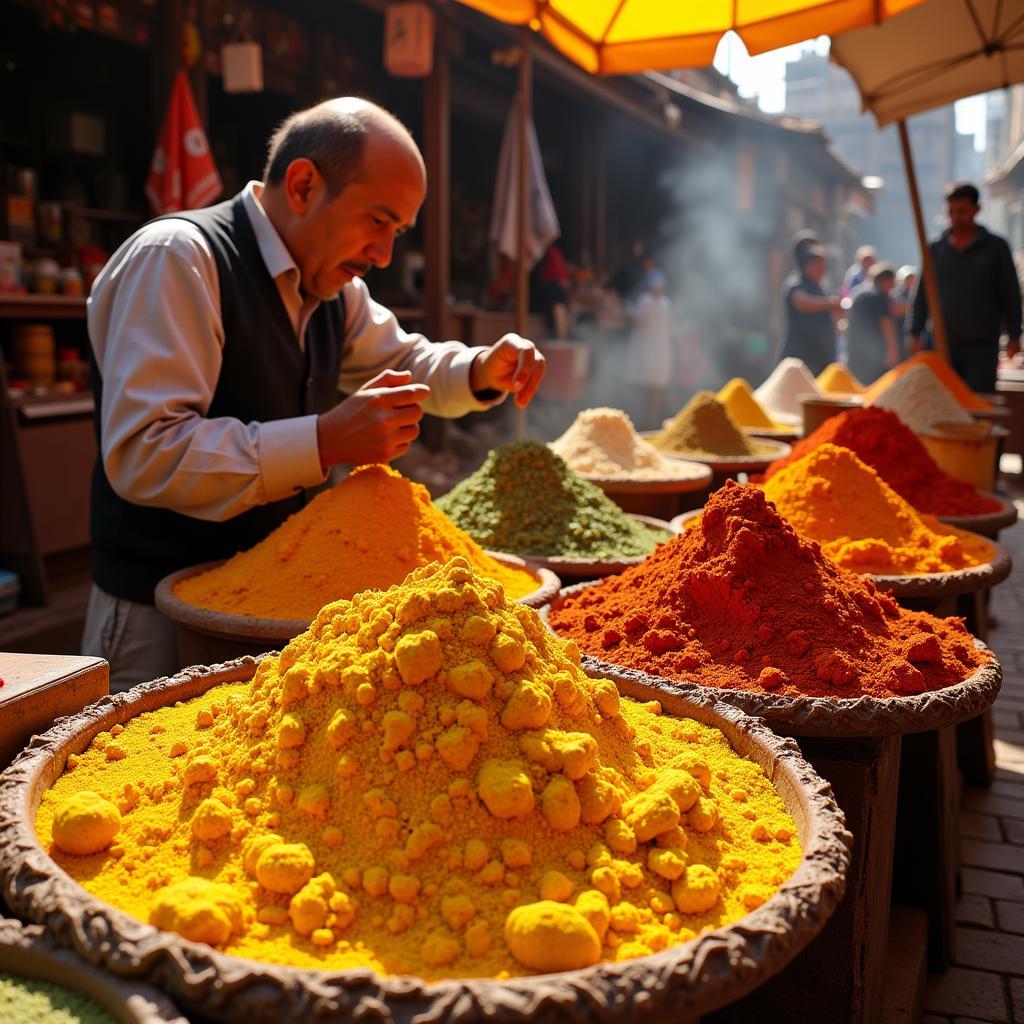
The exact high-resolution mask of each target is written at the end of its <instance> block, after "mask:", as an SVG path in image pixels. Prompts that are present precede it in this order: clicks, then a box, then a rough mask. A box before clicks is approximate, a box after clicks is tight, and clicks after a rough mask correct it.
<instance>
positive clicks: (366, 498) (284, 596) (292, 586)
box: [174, 466, 538, 622]
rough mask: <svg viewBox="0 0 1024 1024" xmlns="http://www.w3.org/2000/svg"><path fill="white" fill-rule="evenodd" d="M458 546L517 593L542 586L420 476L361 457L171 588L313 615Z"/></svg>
mask: <svg viewBox="0 0 1024 1024" xmlns="http://www.w3.org/2000/svg"><path fill="white" fill-rule="evenodd" d="M457 555H461V556H462V557H463V558H465V559H466V560H467V561H468V562H469V564H470V565H471V566H472V567H473V568H474V569H475V570H477V571H478V572H481V573H483V574H484V575H485V576H489V577H490V578H491V579H493V580H497V581H498V582H499V583H501V584H502V586H503V587H504V588H505V590H506V592H507V593H508V594H509V596H511V597H513V598H520V597H525V596H526V595H527V594H532V593H533V592H534V591H535V590H536V589H537V586H538V584H537V580H536V579H535V577H534V576H532V575H531V574H530V573H528V572H524V571H522V570H521V569H515V568H512V567H510V566H505V565H502V564H501V563H500V562H498V561H497V560H496V559H494V558H491V556H490V555H488V554H487V553H486V552H485V551H484V550H483V548H481V547H480V545H479V544H477V542H476V541H475V540H473V538H472V537H470V535H469V534H468V533H466V532H465V531H464V530H460V529H459V527H457V526H456V525H455V524H454V523H453V522H452V521H451V520H450V519H449V518H448V517H447V516H446V515H445V514H444V513H443V512H442V511H441V510H440V509H438V508H435V506H434V505H433V504H432V503H431V500H430V494H429V493H428V491H427V489H426V488H425V487H423V486H422V485H421V484H417V483H413V482H412V481H411V480H407V479H406V478H405V477H404V476H402V475H401V474H400V473H397V472H395V470H393V469H391V468H390V467H388V466H363V467H362V468H361V469H357V470H354V471H353V472H352V473H351V475H349V476H348V477H347V478H346V479H345V480H343V481H342V482H341V483H340V484H338V485H337V486H336V487H333V488H331V489H330V490H329V491H324V492H323V493H322V494H318V495H317V496H316V497H315V498H314V499H313V500H312V501H311V502H310V503H309V504H308V505H307V506H306V507H305V508H304V509H303V510H302V511H301V512H297V513H296V514H295V515H293V516H291V517H290V518H288V519H287V520H286V521H285V522H284V523H282V524H281V525H280V526H279V527H278V528H277V529H276V530H274V532H273V533H271V534H270V535H269V536H268V537H265V538H264V539H263V540H262V541H260V543H259V544H257V545H256V546H255V547H252V548H250V549H249V550H248V551H242V552H239V553H238V554H237V555H235V556H234V558H231V559H229V560H228V561H227V562H225V563H224V564H223V565H219V566H217V567H216V568H213V569H210V570H209V571H208V572H204V573H200V574H199V575H197V576H191V577H189V578H188V579H185V580H182V581H181V582H180V583H179V584H178V585H177V586H176V587H175V590H174V593H175V595H176V596H177V597H178V598H180V599H181V600H182V601H185V602H186V603H187V604H191V605H194V606H195V607H197V608H211V609H213V610H214V611H218V612H229V613H232V614H234V615H250V616H254V617H256V618H267V619H295V620H299V621H307V622H308V621H309V620H311V619H312V618H313V617H314V616H315V615H316V613H317V612H318V611H319V610H320V609H321V608H322V607H323V606H324V605H325V604H327V603H328V602H330V601H337V600H339V599H341V598H349V597H352V596H353V595H354V594H358V593H359V592H360V591H362V590H386V589H387V588H388V587H390V586H393V585H394V584H395V583H400V582H401V581H402V580H403V579H405V577H406V576H407V575H408V573H409V572H411V571H412V570H413V569H415V568H416V567H417V566H420V565H427V564H428V563H430V562H446V561H448V559H449V558H454V557H455V556H457Z"/></svg>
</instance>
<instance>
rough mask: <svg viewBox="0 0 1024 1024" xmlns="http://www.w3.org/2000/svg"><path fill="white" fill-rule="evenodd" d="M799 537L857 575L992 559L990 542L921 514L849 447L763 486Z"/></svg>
mask: <svg viewBox="0 0 1024 1024" xmlns="http://www.w3.org/2000/svg"><path fill="white" fill-rule="evenodd" d="M764 493H765V497H766V498H768V500H769V501H771V502H772V503H774V505H775V507H776V508H777V509H778V510H779V512H780V513H781V514H782V515H783V516H784V517H785V518H786V519H788V520H789V522H790V523H791V524H792V526H793V528H794V529H795V530H796V531H797V533H800V534H803V535H804V536H805V537H808V538H810V539H811V540H816V541H817V542H818V543H819V544H820V545H821V548H822V550H823V551H824V552H825V554H826V555H827V556H828V557H829V558H831V559H832V561H834V562H837V563H838V564H839V565H842V566H844V567H845V568H847V569H852V570H854V571H855V572H864V573H874V574H876V575H883V576H884V575H904V574H909V575H913V574H915V573H929V572H949V571H951V570H955V569H963V568H966V567H968V566H972V565H980V564H982V563H984V562H989V561H991V560H992V558H993V557H994V556H995V551H994V549H993V547H992V545H991V544H989V543H988V541H986V540H985V539H984V538H982V537H979V536H977V535H976V534H972V533H967V532H966V531H963V530H957V529H955V528H954V527H951V526H946V525H944V524H940V523H939V521H938V520H937V519H935V518H934V517H933V516H927V515H922V514H920V513H918V512H916V511H915V510H914V509H913V508H912V507H911V506H910V505H909V504H908V503H907V502H906V501H904V500H903V498H901V497H900V496H899V495H898V494H897V493H896V492H895V491H894V490H893V489H892V488H891V487H890V486H889V485H888V484H887V483H886V482H885V481H884V480H882V478H881V477H879V475H878V474H877V473H876V472H875V471H874V470H873V469H872V468H871V467H870V466H868V465H866V464H865V463H863V462H861V460H860V459H858V458H857V456H856V455H854V453H853V452H851V451H850V450H849V449H848V448H840V447H839V446H838V445H834V444H823V445H821V446H820V447H818V448H815V449H814V450H813V451H811V452H810V453H808V454H807V455H805V456H804V457H803V458H802V459H798V460H797V461H796V462H793V463H790V464H789V465H788V466H786V467H785V468H784V469H781V470H780V471H779V472H778V473H776V474H775V475H774V476H773V477H772V478H771V479H770V480H769V481H767V483H765V484H764Z"/></svg>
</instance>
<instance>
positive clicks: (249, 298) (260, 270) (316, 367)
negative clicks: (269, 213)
mask: <svg viewBox="0 0 1024 1024" xmlns="http://www.w3.org/2000/svg"><path fill="white" fill-rule="evenodd" d="M173 216H174V217H177V218H180V219H182V220H187V221H190V222H191V223H193V224H195V225H196V226H197V227H198V228H199V229H200V230H201V231H202V232H203V234H204V235H205V236H206V238H207V239H208V240H209V242H210V246H211V248H212V250H213V255H214V259H215V260H216V263H217V275H218V277H219V279H220V305H221V317H222V319H223V323H224V351H223V364H222V366H221V371H220V376H219V377H218V379H217V387H216V390H215V391H214V395H213V400H212V402H211V403H210V408H209V411H208V412H207V416H208V417H209V418H210V419H214V418H216V417H218V416H229V417H232V418H233V419H238V420H241V421H242V422H243V423H251V422H260V423H262V422H267V421H270V420H282V419H289V418H291V417H295V416H303V415H307V414H309V413H321V412H325V411H326V410H328V409H330V408H331V407H332V406H333V405H334V404H335V403H336V402H337V401H338V370H339V368H340V366H341V356H342V347H343V344H344V340H345V307H344V303H343V301H342V299H341V298H340V297H339V298H338V299H337V300H334V301H331V302H324V303H322V304H321V305H320V306H319V307H318V308H317V310H316V311H315V312H314V313H313V315H312V316H311V317H310V320H309V324H308V326H307V328H306V338H305V341H306V344H305V351H303V350H302V349H301V348H300V347H299V345H298V342H297V341H296V338H295V331H294V330H293V328H292V324H291V321H290V320H289V318H288V313H287V311H286V310H285V307H284V303H283V302H282V301H281V296H280V293H279V292H278V289H277V285H276V284H275V282H274V280H273V278H272V277H271V276H270V274H269V272H268V271H267V268H266V265H265V264H264V262H263V257H262V256H261V255H260V251H259V246H258V245H257V242H256V236H255V234H254V233H253V230H252V225H251V223H250V222H249V217H248V215H247V214H246V212H245V207H244V206H243V204H242V199H241V196H236V197H235V198H234V199H230V200H228V201H227V202H224V203H220V204H218V205H217V206H212V207H209V208H208V209H205V210H194V211H191V212H189V213H176V214H174V215H173ZM93 388H94V394H95V397H96V438H97V442H98V443H99V445H100V450H101V451H102V444H103V438H102V437H101V436H100V430H101V428H100V416H99V411H100V409H101V407H102V402H103V381H102V379H101V378H100V375H99V372H98V370H97V367H96V365H95V362H94V364H93ZM304 500H305V499H304V496H303V494H301V493H297V494H295V495H294V496H292V497H289V498H285V499H282V500H281V501H275V502H273V503H272V504H269V505H264V506H261V507H259V508H254V509H250V510H249V511H248V512H243V513H242V514H241V515H239V516H236V517H235V518H234V519H230V520H228V521H227V522H223V523H214V522H208V521H206V520H202V519H195V518H192V517H191V516H186V515H181V514H180V513H177V512H172V511H171V510H169V509H162V508H147V507H143V506H141V505H134V504H132V503H131V502H130V501H125V500H124V499H123V498H120V497H118V495H117V494H115V493H114V490H113V488H112V487H111V486H110V482H109V481H108V479H107V474H106V473H105V471H104V469H103V460H102V458H97V460H96V468H95V470H94V471H93V480H92V508H91V512H92V516H91V518H92V522H91V529H92V545H93V570H92V571H93V579H94V580H95V582H96V584H97V585H98V586H99V587H100V588H101V589H103V590H105V591H107V592H108V593H110V594H113V595H114V596H115V597H122V598H127V599H128V600H130V601H138V602H142V603H146V604H152V603H153V590H154V588H155V586H156V584H157V582H158V581H159V580H160V579H161V577H163V576H166V575H167V574H168V573H170V572H174V571H175V570H177V569H182V568H184V567H186V566H189V565H195V564H196V563H198V562H206V561H211V560H213V559H216V558H227V557H228V556H230V555H233V554H235V552H237V551H241V550H243V549H245V548H248V547H251V546H252V545H253V544H255V543H257V541H260V540H262V539H263V538H264V537H265V536H266V535H267V534H268V533H270V531H271V530H273V529H275V528H276V527H277V526H279V525H280V524H281V523H282V522H284V520H285V519H287V518H288V516H290V515H291V514H292V513H294V512H297V511H298V510H299V509H300V508H302V505H303V502H304Z"/></svg>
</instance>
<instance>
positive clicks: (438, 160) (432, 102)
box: [423, 23, 451, 340]
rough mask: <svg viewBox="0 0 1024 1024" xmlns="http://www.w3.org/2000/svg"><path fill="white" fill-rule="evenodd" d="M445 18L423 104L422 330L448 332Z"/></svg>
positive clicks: (448, 111)
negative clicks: (425, 187)
mask: <svg viewBox="0 0 1024 1024" xmlns="http://www.w3.org/2000/svg"><path fill="white" fill-rule="evenodd" d="M450 70H451V69H450V63H449V56H448V47H447V45H446V43H445V38H444V24H443V23H439V24H438V31H437V33H436V35H435V38H434V66H433V70H432V71H431V73H430V75H429V77H428V78H427V83H426V90H425V92H424V108H423V143H424V145H423V151H424V160H425V162H426V165H427V204H426V216H425V218H424V223H423V234H424V248H425V263H426V266H425V269H424V278H425V288H424V292H425V295H424V299H425V302H424V308H425V310H426V314H427V318H426V319H427V336H428V337H430V338H434V339H437V340H440V339H441V338H444V337H445V336H446V334H447V322H448V292H449V291H450V288H451V235H450V222H451V75H450Z"/></svg>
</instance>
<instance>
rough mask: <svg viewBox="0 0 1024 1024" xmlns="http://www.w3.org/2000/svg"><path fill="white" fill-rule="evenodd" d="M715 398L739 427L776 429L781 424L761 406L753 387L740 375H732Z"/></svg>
mask: <svg viewBox="0 0 1024 1024" xmlns="http://www.w3.org/2000/svg"><path fill="white" fill-rule="evenodd" d="M717 398H718V400H719V402H721V403H722V405H724V406H725V411H726V412H727V413H728V414H729V415H730V416H731V417H732V418H733V420H735V421H736V423H737V424H738V425H739V426H741V427H761V428H762V429H764V430H778V429H779V428H780V427H781V426H782V424H781V423H776V422H775V421H774V420H773V419H772V418H771V416H769V415H768V413H766V412H765V411H764V409H762V408H761V404H760V402H758V400H757V399H756V398H755V397H754V392H753V389H752V388H751V387H750V385H749V384H748V383H747V382H746V381H745V380H744V379H743V378H742V377H733V378H732V380H730V381H729V382H728V383H727V384H726V385H725V386H724V387H723V388H722V390H721V391H719V392H718V395H717Z"/></svg>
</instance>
